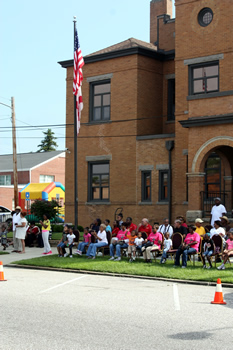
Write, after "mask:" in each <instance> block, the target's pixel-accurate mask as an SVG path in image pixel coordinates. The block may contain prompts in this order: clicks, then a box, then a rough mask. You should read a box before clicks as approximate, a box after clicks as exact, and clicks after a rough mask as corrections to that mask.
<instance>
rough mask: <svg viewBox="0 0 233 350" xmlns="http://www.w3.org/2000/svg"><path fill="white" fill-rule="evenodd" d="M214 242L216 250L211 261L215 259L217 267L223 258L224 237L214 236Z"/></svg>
mask: <svg viewBox="0 0 233 350" xmlns="http://www.w3.org/2000/svg"><path fill="white" fill-rule="evenodd" d="M212 240H213V242H214V246H215V249H214V253H213V255H212V256H211V260H212V257H213V258H214V264H215V267H216V263H217V259H218V258H220V257H221V256H222V252H223V240H222V237H221V236H220V235H213V236H212Z"/></svg>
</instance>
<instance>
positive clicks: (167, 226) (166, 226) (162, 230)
mask: <svg viewBox="0 0 233 350" xmlns="http://www.w3.org/2000/svg"><path fill="white" fill-rule="evenodd" d="M158 232H160V233H162V234H163V235H165V233H167V232H168V233H169V238H171V236H172V235H173V228H172V226H171V225H170V224H169V220H168V218H165V219H163V224H162V225H160V226H159V229H158Z"/></svg>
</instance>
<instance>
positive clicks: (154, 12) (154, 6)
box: [150, 0, 173, 44]
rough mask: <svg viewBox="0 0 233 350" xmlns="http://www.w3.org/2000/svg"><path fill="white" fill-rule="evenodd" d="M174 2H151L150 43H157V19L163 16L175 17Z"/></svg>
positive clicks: (163, 0)
mask: <svg viewBox="0 0 233 350" xmlns="http://www.w3.org/2000/svg"><path fill="white" fill-rule="evenodd" d="M172 12H173V4H172V0H151V2H150V42H151V43H152V44H155V43H156V42H157V17H158V16H161V15H169V16H170V17H171V18H172V15H173V13H172Z"/></svg>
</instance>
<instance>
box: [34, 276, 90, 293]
mask: <svg viewBox="0 0 233 350" xmlns="http://www.w3.org/2000/svg"><path fill="white" fill-rule="evenodd" d="M84 277H87V275H84V276H81V277H77V278H74V279H73V280H69V281H66V282H64V283H61V284H57V285H56V286H53V287H51V288H48V289H45V290H42V291H41V292H39V294H42V293H46V292H49V291H50V290H53V289H55V288H59V287H62V286H64V285H66V284H68V283H72V282H74V281H77V280H80V279H81V278H84Z"/></svg>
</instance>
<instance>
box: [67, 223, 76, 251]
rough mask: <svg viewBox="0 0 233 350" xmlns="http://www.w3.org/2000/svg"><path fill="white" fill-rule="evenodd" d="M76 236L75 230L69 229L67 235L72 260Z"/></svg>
mask: <svg viewBox="0 0 233 350" xmlns="http://www.w3.org/2000/svg"><path fill="white" fill-rule="evenodd" d="M75 238H76V236H75V234H74V233H73V228H72V227H70V228H69V233H68V235H67V241H68V246H69V250H70V258H73V256H72V248H73V246H74V240H75Z"/></svg>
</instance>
